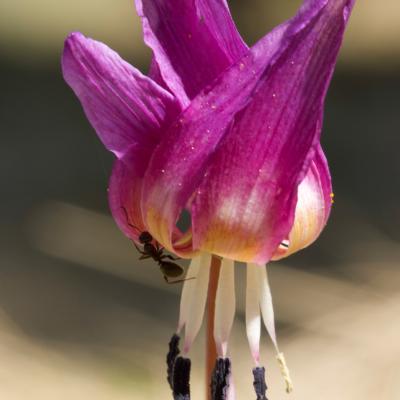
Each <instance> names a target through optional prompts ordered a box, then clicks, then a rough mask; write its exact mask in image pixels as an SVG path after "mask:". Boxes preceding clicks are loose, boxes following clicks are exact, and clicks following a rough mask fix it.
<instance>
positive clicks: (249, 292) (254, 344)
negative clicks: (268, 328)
mask: <svg viewBox="0 0 400 400" xmlns="http://www.w3.org/2000/svg"><path fill="white" fill-rule="evenodd" d="M259 268H262V267H261V266H259V265H256V264H247V278H246V333H247V339H248V341H249V346H250V351H251V355H252V356H253V359H254V362H255V364H256V365H258V363H259V361H260V337H261V316H260V302H259V282H258V279H259V278H258V269H259Z"/></svg>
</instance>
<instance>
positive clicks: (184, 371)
mask: <svg viewBox="0 0 400 400" xmlns="http://www.w3.org/2000/svg"><path fill="white" fill-rule="evenodd" d="M190 366H191V362H190V360H189V359H188V358H183V357H178V358H177V359H176V361H175V366H174V374H173V392H174V399H175V400H190Z"/></svg>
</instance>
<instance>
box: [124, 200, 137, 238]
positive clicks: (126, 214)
mask: <svg viewBox="0 0 400 400" xmlns="http://www.w3.org/2000/svg"><path fill="white" fill-rule="evenodd" d="M121 210H122V211H123V212H124V214H125V219H126V223H127V224H128V226H130V227H131V228H134V229H136V230H137V231H138V232H139V233H140V232H141V230H140V229H139V228H138V227H137V226H135V225H133V224H132V223H131V222H130V221H129V214H128V211H127V210H126V208H125V207H123V206H121Z"/></svg>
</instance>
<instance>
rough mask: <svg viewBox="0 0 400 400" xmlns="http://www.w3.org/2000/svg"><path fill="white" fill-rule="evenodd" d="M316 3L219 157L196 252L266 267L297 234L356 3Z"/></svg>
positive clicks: (199, 210)
mask: <svg viewBox="0 0 400 400" xmlns="http://www.w3.org/2000/svg"><path fill="white" fill-rule="evenodd" d="M311 3H314V5H315V6H314V7H309V8H308V7H303V9H302V11H301V12H300V14H299V16H298V18H296V19H295V21H294V22H293V23H292V25H291V26H290V28H288V32H287V34H286V43H287V44H286V46H282V50H281V51H279V52H278V54H277V56H276V57H275V58H274V60H273V61H272V62H271V64H270V66H269V68H268V69H267V70H266V71H265V74H264V75H263V76H262V77H261V79H260V82H259V84H258V86H257V87H256V89H255V91H254V92H253V93H252V96H251V97H252V98H251V101H250V102H249V104H248V105H247V106H246V107H245V108H244V109H242V110H241V111H240V112H238V113H237V114H236V115H235V120H234V123H233V125H232V128H231V129H230V130H229V132H228V133H227V134H226V136H225V138H224V140H223V142H221V143H220V145H219V147H218V150H217V152H216V153H215V154H214V157H213V162H212V163H210V166H209V168H208V170H207V177H206V178H205V179H204V180H203V182H202V183H201V185H200V187H199V190H200V191H201V193H202V195H198V196H196V198H195V200H194V202H193V207H192V218H193V242H194V247H195V248H201V249H202V250H203V251H209V252H211V253H215V254H219V255H221V256H224V257H228V258H234V259H236V260H241V261H249V260H253V261H254V262H256V263H265V262H267V261H268V260H269V259H271V257H272V255H273V253H274V252H275V250H276V249H277V247H278V246H279V244H280V243H281V242H282V240H283V239H284V238H285V237H287V235H288V234H289V231H290V230H291V227H292V224H293V220H294V211H295V206H296V202H297V187H298V185H299V183H300V182H301V181H302V180H303V178H304V175H305V173H306V172H307V171H308V169H309V166H310V163H311V161H312V159H313V157H314V154H315V151H316V148H317V146H318V145H319V139H320V132H321V121H322V109H323V102H324V98H325V94H326V90H327V87H328V83H329V81H330V78H331V75H332V72H333V68H334V64H335V60H336V56H337V53H338V50H339V47H340V43H341V39H342V36H343V32H344V28H345V25H346V22H347V18H348V14H349V6H350V4H351V2H350V1H336V0H335V1H333V0H329V1H325V2H322V1H315V2H307V3H306V6H309V4H311ZM317 6H319V7H317ZM307 187H308V189H309V185H307ZM300 194H301V195H302V196H308V195H307V194H305V193H304V192H300ZM301 201H304V200H303V199H301ZM320 229H322V228H321V226H318V227H317V228H316V229H313V230H314V231H315V230H316V231H317V232H318V233H319V232H320ZM310 230H311V228H310ZM302 241H304V238H303V240H302ZM302 245H307V243H303V244H302Z"/></svg>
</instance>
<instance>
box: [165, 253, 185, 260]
mask: <svg viewBox="0 0 400 400" xmlns="http://www.w3.org/2000/svg"><path fill="white" fill-rule="evenodd" d="M164 258H168V259H169V260H173V261H178V260H182V259H181V258H180V257H173V256H170V255H169V254H165V255H164Z"/></svg>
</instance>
